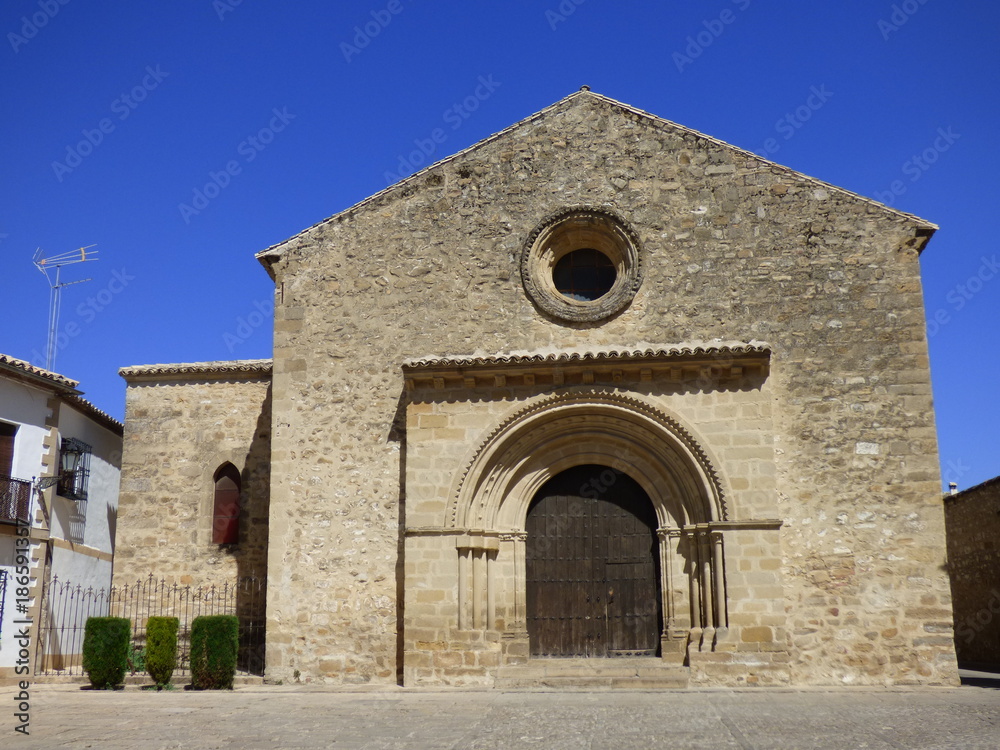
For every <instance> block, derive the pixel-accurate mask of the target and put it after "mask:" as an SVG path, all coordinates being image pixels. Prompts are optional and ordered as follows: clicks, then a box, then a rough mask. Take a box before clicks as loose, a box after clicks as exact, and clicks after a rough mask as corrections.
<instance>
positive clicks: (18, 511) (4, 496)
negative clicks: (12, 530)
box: [0, 476, 31, 523]
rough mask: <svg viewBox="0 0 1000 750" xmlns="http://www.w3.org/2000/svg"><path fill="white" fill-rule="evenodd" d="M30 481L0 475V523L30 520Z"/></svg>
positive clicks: (27, 521)
mask: <svg viewBox="0 0 1000 750" xmlns="http://www.w3.org/2000/svg"><path fill="white" fill-rule="evenodd" d="M30 513H31V482H28V481H25V480H24V479H14V478H13V477H5V476H0V523H17V522H18V521H21V522H22V523H30V522H31V516H30Z"/></svg>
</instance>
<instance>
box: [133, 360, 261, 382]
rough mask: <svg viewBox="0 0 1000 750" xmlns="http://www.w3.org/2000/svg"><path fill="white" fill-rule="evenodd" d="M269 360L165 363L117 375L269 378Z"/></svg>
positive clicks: (160, 378)
mask: <svg viewBox="0 0 1000 750" xmlns="http://www.w3.org/2000/svg"><path fill="white" fill-rule="evenodd" d="M271 367H272V363H271V360H270V359H238V360H230V361H225V362H187V363H178V364H167V365H135V366H132V367H123V368H121V369H120V370H119V371H118V374H119V375H121V376H122V377H123V378H125V380H126V382H128V383H138V382H150V381H166V380H269V379H270V377H271Z"/></svg>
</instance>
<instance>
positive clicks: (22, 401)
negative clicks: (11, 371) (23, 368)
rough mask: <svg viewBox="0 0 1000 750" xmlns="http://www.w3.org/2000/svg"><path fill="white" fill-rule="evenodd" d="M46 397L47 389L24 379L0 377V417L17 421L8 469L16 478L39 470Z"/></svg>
mask: <svg viewBox="0 0 1000 750" xmlns="http://www.w3.org/2000/svg"><path fill="white" fill-rule="evenodd" d="M48 399H49V393H48V392H47V391H43V390H41V389H39V388H35V387H33V386H30V385H27V384H26V383H18V382H16V381H10V380H0V421H3V422H7V423H9V424H15V425H17V436H16V437H15V438H14V465H13V468H12V471H11V474H12V475H13V476H14V478H16V479H31V478H32V477H37V476H40V475H41V473H42V451H43V450H44V448H43V447H42V441H43V440H44V439H45V436H46V434H48V430H47V429H46V428H45V418H46V416H47V415H48V406H47V404H48Z"/></svg>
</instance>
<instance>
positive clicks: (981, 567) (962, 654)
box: [944, 479, 1000, 669]
mask: <svg viewBox="0 0 1000 750" xmlns="http://www.w3.org/2000/svg"><path fill="white" fill-rule="evenodd" d="M944 516H945V522H946V525H947V528H948V573H949V575H950V577H951V592H952V596H953V597H954V601H955V649H956V651H957V652H958V660H959V662H960V663H961V664H962V665H963V666H968V667H986V668H990V669H997V668H1000V479H991V480H990V481H988V482H984V483H983V484H980V485H978V486H976V487H971V488H969V489H967V490H965V491H963V492H961V493H959V494H958V495H953V496H949V497H946V498H945V502H944Z"/></svg>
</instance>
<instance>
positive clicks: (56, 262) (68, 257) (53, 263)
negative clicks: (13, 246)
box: [32, 245, 97, 372]
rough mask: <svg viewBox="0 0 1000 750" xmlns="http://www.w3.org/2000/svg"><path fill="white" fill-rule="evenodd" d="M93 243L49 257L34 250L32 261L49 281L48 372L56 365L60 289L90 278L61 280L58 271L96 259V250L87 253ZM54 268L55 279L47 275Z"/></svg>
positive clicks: (41, 251)
mask: <svg viewBox="0 0 1000 750" xmlns="http://www.w3.org/2000/svg"><path fill="white" fill-rule="evenodd" d="M92 247H95V245H87V246H86V247H81V248H80V249H78V250H71V251H70V252H68V253H63V254H62V255H53V256H52V257H51V258H46V257H44V251H43V250H42V248H38V249H37V250H35V255H34V257H33V258H32V261H33V262H34V264H35V267H36V268H37V269H38V270H39V271H41V272H42V273H43V274H44V275H45V280H46V281H48V282H49V340H48V343H47V344H46V349H45V369H46V370H49V371H50V372H51V371H52V370H53V368H55V366H56V353H57V349H58V341H59V334H58V329H59V306H60V304H61V303H62V289H63V287H64V286H71V285H73V284H82V283H83V282H84V281H90V279H80V280H79V281H62V280H61V279H60V272H61V271H62V267H63V266H71V265H73V264H74V263H84V262H86V261H89V260H97V252H96V251H95V252H92V253H89V254H88V253H87V251H88V250H89V249H90V248H92ZM53 268H54V269H55V271H56V272H55V280H53V279H52V277H51V276H49V270H50V269H53Z"/></svg>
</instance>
